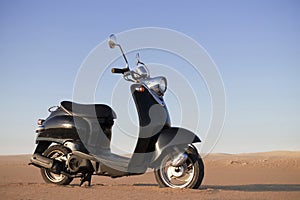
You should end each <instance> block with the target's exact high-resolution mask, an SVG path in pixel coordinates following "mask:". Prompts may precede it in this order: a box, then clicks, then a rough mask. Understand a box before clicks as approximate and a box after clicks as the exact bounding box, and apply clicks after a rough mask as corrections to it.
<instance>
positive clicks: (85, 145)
mask: <svg viewBox="0 0 300 200" xmlns="http://www.w3.org/2000/svg"><path fill="white" fill-rule="evenodd" d="M109 46H110V48H114V47H116V46H118V47H119V48H120V50H121V52H122V55H123V58H124V60H125V62H126V66H125V68H122V69H119V68H113V69H112V73H117V74H122V75H123V78H124V79H125V80H126V81H131V82H133V84H132V85H131V93H132V97H133V99H134V102H135V105H136V108H137V112H138V116H139V137H138V140H137V143H136V147H135V150H134V153H133V155H132V156H131V157H130V158H128V157H124V156H120V155H116V154H113V153H112V152H111V151H110V141H111V128H112V126H113V124H114V120H115V119H116V114H115V112H114V111H113V110H112V108H110V107H109V106H107V105H103V104H89V105H87V104H77V103H74V102H70V101H63V102H61V103H60V106H55V107H51V108H49V112H50V115H49V117H48V118H47V119H45V120H43V119H39V120H38V125H39V126H38V128H37V130H36V132H37V134H38V136H37V139H36V143H37V147H36V149H35V151H34V154H33V155H32V157H31V159H30V163H29V164H31V165H34V166H36V167H39V168H40V170H41V175H42V177H43V179H44V180H45V182H47V183H54V184H58V185H68V184H69V183H70V182H71V181H72V180H73V179H74V178H81V181H80V185H82V184H83V183H84V182H86V181H87V182H88V185H90V184H91V177H92V175H100V176H109V177H112V178H116V177H122V176H131V175H140V174H143V173H145V172H146V171H147V169H148V168H152V169H154V174H155V178H156V180H157V182H158V184H159V186H161V187H172V188H198V187H199V186H200V184H201V182H202V179H203V176H204V165H203V162H202V159H201V157H200V155H199V154H198V152H197V149H196V148H195V147H194V146H193V145H192V143H197V142H200V139H199V138H198V137H197V136H196V135H195V134H194V133H192V132H191V131H189V130H186V129H184V128H176V127H171V122H170V117H169V113H168V110H167V107H166V104H165V102H164V99H163V95H164V93H165V92H166V89H167V80H166V78H165V77H161V76H159V77H154V78H150V75H149V70H148V69H147V67H146V65H145V64H144V63H142V62H141V61H140V60H139V58H137V68H136V70H135V71H133V70H130V69H129V66H128V62H127V59H126V56H125V54H124V52H123V50H122V48H121V46H120V44H118V43H116V39H115V36H114V35H111V36H110V39H109Z"/></svg>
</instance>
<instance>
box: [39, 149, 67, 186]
mask: <svg viewBox="0 0 300 200" xmlns="http://www.w3.org/2000/svg"><path fill="white" fill-rule="evenodd" d="M68 153H70V151H69V149H67V148H66V147H64V146H62V145H54V146H51V147H50V148H48V149H47V150H46V151H45V152H44V153H43V155H44V156H46V157H48V158H52V159H54V158H56V159H59V158H62V157H64V156H66V155H67V154H68ZM41 175H42V177H43V179H44V181H45V182H46V183H53V184H57V185H68V184H70V183H71V181H72V180H73V178H70V177H68V176H66V175H63V174H56V173H53V172H51V171H50V170H49V169H41Z"/></svg>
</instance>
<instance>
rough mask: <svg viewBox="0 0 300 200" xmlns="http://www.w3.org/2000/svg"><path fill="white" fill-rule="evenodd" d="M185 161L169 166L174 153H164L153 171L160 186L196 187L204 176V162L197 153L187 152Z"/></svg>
mask: <svg viewBox="0 0 300 200" xmlns="http://www.w3.org/2000/svg"><path fill="white" fill-rule="evenodd" d="M187 155H188V158H187V160H186V162H185V163H184V164H183V165H182V166H180V167H173V166H171V162H172V158H174V155H172V154H168V155H165V156H164V157H163V159H162V161H161V163H160V166H159V167H158V168H157V169H156V170H155V171H154V174H155V179H156V181H157V183H158V184H159V186H160V187H171V188H190V189H197V188H199V186H200V185H201V182H202V180H203V177H204V164H203V161H202V159H201V157H200V156H199V155H198V153H196V154H195V153H187Z"/></svg>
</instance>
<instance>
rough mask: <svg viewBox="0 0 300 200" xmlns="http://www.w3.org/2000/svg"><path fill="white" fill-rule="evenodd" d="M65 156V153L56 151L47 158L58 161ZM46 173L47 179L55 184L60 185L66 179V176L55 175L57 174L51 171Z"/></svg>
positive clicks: (46, 170)
mask: <svg viewBox="0 0 300 200" xmlns="http://www.w3.org/2000/svg"><path fill="white" fill-rule="evenodd" d="M63 156H64V153H63V152H61V151H59V150H54V151H52V152H50V153H49V155H48V156H47V157H48V158H52V159H55V158H56V159H57V158H60V157H63ZM44 173H45V175H46V177H47V178H48V179H49V180H50V181H51V182H53V183H58V182H60V181H62V180H63V179H64V178H65V175H63V174H55V173H53V172H51V171H50V170H49V169H45V170H44Z"/></svg>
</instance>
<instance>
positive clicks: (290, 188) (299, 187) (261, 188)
mask: <svg viewBox="0 0 300 200" xmlns="http://www.w3.org/2000/svg"><path fill="white" fill-rule="evenodd" d="M199 189H200V190H209V189H213V190H234V191H243V192H299V191H300V184H249V185H203V186H201V187H200V188H199Z"/></svg>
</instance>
